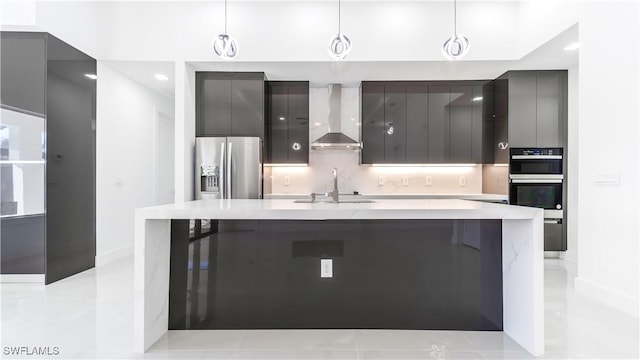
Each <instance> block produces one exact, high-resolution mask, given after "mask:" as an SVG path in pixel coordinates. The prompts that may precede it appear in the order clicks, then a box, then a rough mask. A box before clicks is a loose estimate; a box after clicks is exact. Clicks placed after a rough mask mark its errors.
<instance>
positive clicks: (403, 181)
mask: <svg viewBox="0 0 640 360" xmlns="http://www.w3.org/2000/svg"><path fill="white" fill-rule="evenodd" d="M402 186H409V177H407V176H403V177H402Z"/></svg>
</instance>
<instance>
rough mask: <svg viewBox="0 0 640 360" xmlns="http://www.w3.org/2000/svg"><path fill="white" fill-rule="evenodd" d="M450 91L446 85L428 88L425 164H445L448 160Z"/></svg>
mask: <svg viewBox="0 0 640 360" xmlns="http://www.w3.org/2000/svg"><path fill="white" fill-rule="evenodd" d="M449 91H450V89H449V86H446V85H432V86H429V119H428V129H427V131H428V139H427V162H429V163H445V162H447V160H448V158H449V151H448V150H449V149H448V148H449V142H448V139H449V112H450V107H449V104H450V103H451V99H450V93H449Z"/></svg>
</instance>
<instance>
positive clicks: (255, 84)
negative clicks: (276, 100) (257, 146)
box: [196, 72, 266, 138]
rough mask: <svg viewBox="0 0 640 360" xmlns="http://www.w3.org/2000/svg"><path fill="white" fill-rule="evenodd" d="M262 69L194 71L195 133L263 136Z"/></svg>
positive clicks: (263, 82) (263, 88)
mask: <svg viewBox="0 0 640 360" xmlns="http://www.w3.org/2000/svg"><path fill="white" fill-rule="evenodd" d="M265 80H266V79H265V75H264V73H239V72H196V136H257V137H260V138H264V110H265V104H264V97H265Z"/></svg>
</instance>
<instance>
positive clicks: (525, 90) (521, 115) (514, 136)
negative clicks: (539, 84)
mask: <svg viewBox="0 0 640 360" xmlns="http://www.w3.org/2000/svg"><path fill="white" fill-rule="evenodd" d="M536 119H537V107H536V76H535V74H529V73H525V74H522V73H514V74H512V75H511V76H510V77H509V146H510V147H535V146H536V132H537V125H536Z"/></svg>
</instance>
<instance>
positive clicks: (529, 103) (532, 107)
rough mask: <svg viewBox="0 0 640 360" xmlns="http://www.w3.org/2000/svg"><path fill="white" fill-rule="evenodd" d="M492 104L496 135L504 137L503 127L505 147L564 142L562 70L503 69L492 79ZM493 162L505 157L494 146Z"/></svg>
mask: <svg viewBox="0 0 640 360" xmlns="http://www.w3.org/2000/svg"><path fill="white" fill-rule="evenodd" d="M505 99H506V100H505ZM495 104H496V116H497V117H496V139H499V141H503V142H504V141H505V140H504V139H503V137H504V136H503V134H502V133H503V132H504V128H505V127H506V128H507V129H508V130H507V132H508V144H509V147H563V146H564V144H565V140H564V139H565V138H566V131H567V130H566V124H567V72H566V71H564V70H549V71H546V70H545V71H510V72H507V73H505V74H504V75H502V76H500V78H498V80H496V102H495ZM505 122H506V124H505ZM502 152H508V150H506V151H502ZM496 162H504V163H506V162H508V158H505V156H503V155H502V154H501V151H500V150H497V152H496Z"/></svg>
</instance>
